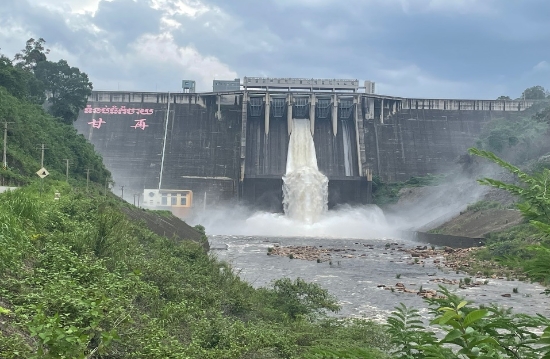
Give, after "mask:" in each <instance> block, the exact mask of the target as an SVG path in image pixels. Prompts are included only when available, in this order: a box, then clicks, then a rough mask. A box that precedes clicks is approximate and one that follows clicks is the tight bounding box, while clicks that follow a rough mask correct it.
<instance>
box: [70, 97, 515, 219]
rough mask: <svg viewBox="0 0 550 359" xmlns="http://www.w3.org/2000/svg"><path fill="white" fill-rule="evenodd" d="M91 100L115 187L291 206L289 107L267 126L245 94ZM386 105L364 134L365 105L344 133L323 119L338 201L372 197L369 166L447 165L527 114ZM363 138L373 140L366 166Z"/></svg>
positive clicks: (425, 169) (90, 128) (395, 172)
mask: <svg viewBox="0 0 550 359" xmlns="http://www.w3.org/2000/svg"><path fill="white" fill-rule="evenodd" d="M168 98H170V100H168ZM88 105H89V107H88V108H87V109H85V110H83V111H81V113H80V116H79V118H78V120H77V121H76V122H75V124H74V126H75V128H76V129H77V130H78V132H79V133H81V134H83V135H84V136H85V137H86V138H87V139H88V140H89V141H90V142H91V143H92V144H94V146H95V148H96V150H97V151H98V152H99V153H100V154H101V155H102V156H103V159H104V162H105V164H106V166H107V167H108V168H109V170H110V171H111V173H112V174H113V179H114V181H115V183H116V184H115V185H114V187H113V192H114V193H116V194H118V195H121V193H122V190H121V186H124V187H125V188H124V193H125V198H126V199H129V198H131V196H132V194H136V193H143V190H144V189H155V188H159V186H160V188H162V189H185V190H192V191H193V192H194V206H195V207H202V206H206V207H207V206H211V205H217V204H219V203H222V202H226V201H231V200H238V199H242V200H244V201H246V202H248V203H251V204H253V205H255V206H258V207H261V208H263V209H266V210H272V211H280V210H282V204H281V201H282V180H281V177H282V176H283V175H284V173H285V170H286V155H287V150H288V141H289V136H288V127H287V119H286V116H284V117H282V118H281V117H277V118H275V117H273V116H271V119H270V122H269V134H267V135H266V134H265V121H264V117H263V113H262V114H259V115H258V116H251V111H247V114H246V115H243V108H245V107H246V104H245V106H243V94H242V93H227V94H223V95H217V94H172V95H170V96H168V94H164V93H137V92H134V93H124V92H94V93H93V94H92V96H91V97H90V101H89V103H88ZM122 108H124V110H122V111H121V109H122ZM378 110H379V111H380V109H378ZM374 112H375V113H376V104H375V111H374ZM384 113H385V114H386V115H385V116H384V119H383V121H381V120H380V118H376V117H375V119H368V118H369V116H367V112H366V109H365V111H364V112H360V113H359V114H357V116H358V119H359V121H360V122H359V123H358V128H359V129H360V130H361V131H363V133H362V135H363V136H361V135H360V136H358V134H357V133H355V123H354V122H353V119H354V118H355V114H352V116H351V117H349V118H347V119H346V120H341V119H340V120H338V131H337V135H336V136H334V135H333V133H332V123H331V120H330V116H329V118H328V119H327V118H324V119H317V120H316V121H315V131H314V142H315V148H316V152H317V158H318V165H319V169H320V170H321V172H323V173H324V174H325V175H327V177H328V178H329V207H333V206H336V205H338V204H342V203H367V202H368V201H369V198H370V193H369V192H368V191H369V185H368V183H367V181H366V178H365V177H364V172H365V170H366V169H370V170H372V173H373V174H374V175H376V176H379V177H380V178H381V179H383V180H384V181H402V180H407V179H408V178H410V177H411V176H422V175H426V174H428V173H432V174H435V173H440V172H442V171H445V170H447V169H449V168H450V167H451V166H452V165H453V164H454V163H455V162H456V160H457V158H458V157H459V156H460V155H462V154H464V153H465V151H466V150H467V148H468V147H471V146H473V145H475V140H476V138H477V136H478V134H479V133H480V132H481V130H482V129H483V126H484V125H485V124H487V123H488V122H489V121H490V120H491V119H492V118H494V117H498V116H508V117H510V119H511V120H512V119H513V117H514V116H517V112H516V113H511V112H503V111H481V110H440V109H414V110H409V109H406V110H398V111H397V112H395V113H393V114H390V112H389V110H388V111H386V112H384ZM243 116H244V119H246V124H245V126H243ZM343 121H349V123H348V124H347V127H348V128H349V129H351V132H350V137H349V138H347V143H348V145H349V146H350V147H349V149H348V159H349V158H351V161H350V160H348V164H349V163H351V167H350V166H348V171H347V173H346V169H345V166H344V163H345V161H344V155H345V150H344V133H345V131H344V130H343V125H344V122H343ZM243 134H244V136H243ZM243 137H244V138H243ZM358 137H359V141H357V139H358ZM357 142H360V143H361V144H362V146H363V148H364V155H362V157H363V158H362V160H361V167H362V169H361V173H360V169H359V163H358V162H359V161H358V158H357V156H358V155H357V152H358V151H357ZM241 149H244V151H242V152H241ZM349 151H351V153H350V152H349ZM243 164H244V174H242V173H241V170H242V167H241V166H242V165H243ZM346 174H347V175H346ZM204 201H206V202H204Z"/></svg>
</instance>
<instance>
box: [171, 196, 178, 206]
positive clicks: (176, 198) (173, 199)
mask: <svg viewBox="0 0 550 359" xmlns="http://www.w3.org/2000/svg"><path fill="white" fill-rule="evenodd" d="M170 198H171V202H170V204H171V205H172V206H176V205H177V204H178V197H176V195H175V194H173V195H172V196H170Z"/></svg>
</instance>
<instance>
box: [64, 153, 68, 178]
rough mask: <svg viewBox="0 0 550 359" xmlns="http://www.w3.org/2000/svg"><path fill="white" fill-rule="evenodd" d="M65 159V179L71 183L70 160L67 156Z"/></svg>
mask: <svg viewBox="0 0 550 359" xmlns="http://www.w3.org/2000/svg"><path fill="white" fill-rule="evenodd" d="M64 160H65V164H66V166H65V180H66V181H67V183H69V160H68V159H67V158H64Z"/></svg>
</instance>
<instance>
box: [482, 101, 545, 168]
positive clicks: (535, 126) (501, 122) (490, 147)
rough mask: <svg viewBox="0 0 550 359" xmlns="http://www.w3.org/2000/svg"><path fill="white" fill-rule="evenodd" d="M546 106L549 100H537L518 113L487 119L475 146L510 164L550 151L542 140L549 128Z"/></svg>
mask: <svg viewBox="0 0 550 359" xmlns="http://www.w3.org/2000/svg"><path fill="white" fill-rule="evenodd" d="M526 91H527V90H526ZM549 109H550V107H549V102H548V101H541V102H540V103H538V104H535V105H534V106H532V107H531V108H529V109H527V110H526V111H524V112H522V113H520V114H516V115H514V116H512V117H510V116H503V117H499V118H495V119H493V120H491V121H490V122H489V123H487V124H486V125H485V126H484V129H483V131H482V132H481V134H480V135H479V139H478V140H477V143H476V147H477V148H479V149H482V150H487V151H491V152H494V153H496V154H497V155H499V156H500V157H502V158H503V159H505V160H507V161H510V162H512V163H526V162H527V161H530V160H532V159H536V158H538V157H539V156H541V155H543V154H545V153H547V152H548V151H550V146H549V145H548V144H547V142H548V141H547V140H546V137H547V136H546V134H547V133H548V130H549V129H550V121H548V111H549Z"/></svg>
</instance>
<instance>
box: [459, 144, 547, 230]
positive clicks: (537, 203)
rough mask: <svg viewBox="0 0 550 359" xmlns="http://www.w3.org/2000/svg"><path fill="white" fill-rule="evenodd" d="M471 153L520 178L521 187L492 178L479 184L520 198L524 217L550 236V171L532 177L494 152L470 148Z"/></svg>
mask: <svg viewBox="0 0 550 359" xmlns="http://www.w3.org/2000/svg"><path fill="white" fill-rule="evenodd" d="M469 152H470V153H471V154H473V155H476V156H480V157H483V158H486V159H488V160H490V161H492V162H494V163H496V164H497V165H499V166H500V167H502V168H504V169H507V170H508V171H510V172H511V173H513V174H515V175H516V176H517V177H518V180H519V181H520V184H519V185H516V184H510V183H505V182H502V181H498V180H495V179H491V178H483V179H481V180H478V182H479V183H480V184H482V185H487V186H492V187H496V188H500V189H503V190H506V191H508V192H510V193H512V194H514V195H517V196H519V198H521V200H522V203H520V204H519V205H518V208H519V210H520V211H521V213H522V215H523V216H524V217H525V218H526V219H528V220H529V222H530V223H531V224H533V225H534V226H535V227H537V228H539V229H540V230H542V231H543V232H546V233H548V234H550V170H549V169H544V170H543V171H542V172H541V173H536V174H533V175H530V174H527V173H525V172H523V171H522V170H520V169H519V168H518V167H516V166H514V165H512V164H510V163H508V162H506V161H504V160H502V159H500V158H499V157H497V156H496V155H495V154H494V153H492V152H489V151H482V150H479V149H477V148H470V149H469Z"/></svg>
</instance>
